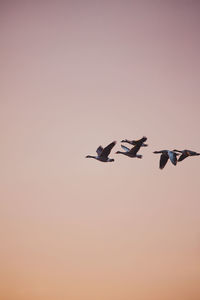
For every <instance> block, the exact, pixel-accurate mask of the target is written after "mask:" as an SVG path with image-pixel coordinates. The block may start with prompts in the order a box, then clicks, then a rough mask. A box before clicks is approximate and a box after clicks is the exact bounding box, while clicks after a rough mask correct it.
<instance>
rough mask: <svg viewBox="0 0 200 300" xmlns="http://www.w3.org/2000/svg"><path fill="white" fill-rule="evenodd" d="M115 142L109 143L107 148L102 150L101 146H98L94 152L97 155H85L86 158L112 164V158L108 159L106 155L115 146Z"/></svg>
mask: <svg viewBox="0 0 200 300" xmlns="http://www.w3.org/2000/svg"><path fill="white" fill-rule="evenodd" d="M115 144H116V141H114V142H112V143H110V144H109V145H108V146H106V147H105V148H103V147H102V146H99V147H98V148H97V150H96V152H97V155H96V156H95V155H87V156H86V158H94V159H96V160H99V161H101V162H112V161H114V159H113V158H109V157H108V155H109V154H110V152H111V150H112V148H113V147H114V146H115Z"/></svg>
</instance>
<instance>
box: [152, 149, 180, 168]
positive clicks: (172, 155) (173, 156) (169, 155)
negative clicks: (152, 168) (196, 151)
mask: <svg viewBox="0 0 200 300" xmlns="http://www.w3.org/2000/svg"><path fill="white" fill-rule="evenodd" d="M153 153H156V154H160V153H161V156H160V163H159V168H160V169H161V170H162V169H163V168H164V167H165V165H166V163H167V162H168V159H170V161H171V163H172V164H173V165H174V166H176V164H177V155H179V154H178V153H176V152H175V151H170V150H160V151H154V152H153Z"/></svg>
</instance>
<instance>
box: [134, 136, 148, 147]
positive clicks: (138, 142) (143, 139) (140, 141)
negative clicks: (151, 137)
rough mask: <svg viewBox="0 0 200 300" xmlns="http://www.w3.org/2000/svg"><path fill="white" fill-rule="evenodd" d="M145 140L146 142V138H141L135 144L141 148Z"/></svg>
mask: <svg viewBox="0 0 200 300" xmlns="http://www.w3.org/2000/svg"><path fill="white" fill-rule="evenodd" d="M146 140H147V137H146V136H143V137H142V138H141V139H139V140H137V141H135V143H136V144H139V145H141V146H142V144H143V143H144V142H146Z"/></svg>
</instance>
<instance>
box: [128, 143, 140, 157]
mask: <svg viewBox="0 0 200 300" xmlns="http://www.w3.org/2000/svg"><path fill="white" fill-rule="evenodd" d="M140 147H141V145H139V144H136V145H135V146H134V147H133V148H131V150H130V154H133V155H136V154H137V152H138V151H139V150H140Z"/></svg>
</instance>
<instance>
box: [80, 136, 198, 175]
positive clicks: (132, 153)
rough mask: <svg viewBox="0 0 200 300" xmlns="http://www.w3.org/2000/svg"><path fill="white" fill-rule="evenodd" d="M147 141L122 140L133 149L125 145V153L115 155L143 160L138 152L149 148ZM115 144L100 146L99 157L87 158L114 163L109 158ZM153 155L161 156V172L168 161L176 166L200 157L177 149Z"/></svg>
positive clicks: (145, 138) (90, 156) (188, 151)
mask: <svg viewBox="0 0 200 300" xmlns="http://www.w3.org/2000/svg"><path fill="white" fill-rule="evenodd" d="M146 141H147V137H145V136H143V137H142V138H141V139H139V140H127V139H125V140H122V141H121V143H128V144H131V145H133V147H132V148H128V147H126V146H124V145H121V147H122V149H123V150H124V151H117V152H115V153H116V154H123V155H126V156H128V157H131V158H133V157H137V158H142V155H141V154H138V151H139V150H140V148H141V147H147V146H148V145H147V144H145V142H146ZM115 144H116V141H114V142H112V143H110V144H109V145H108V146H106V147H105V148H103V147H102V146H99V147H98V148H97V150H96V152H97V155H87V156H86V158H94V159H96V160H99V161H102V162H112V161H114V159H113V158H109V157H108V156H109V154H110V152H111V150H112V148H113V147H114V146H115ZM153 153H155V154H161V156H160V162H159V168H160V169H161V170H162V169H163V168H164V167H165V165H166V163H167V162H168V160H170V161H171V163H172V164H173V165H176V164H177V161H178V162H180V161H182V160H184V159H185V158H186V157H188V156H198V155H200V153H197V152H195V151H191V150H177V149H174V150H160V151H154V152H153ZM179 155H180V156H179ZM177 156H179V158H177Z"/></svg>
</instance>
